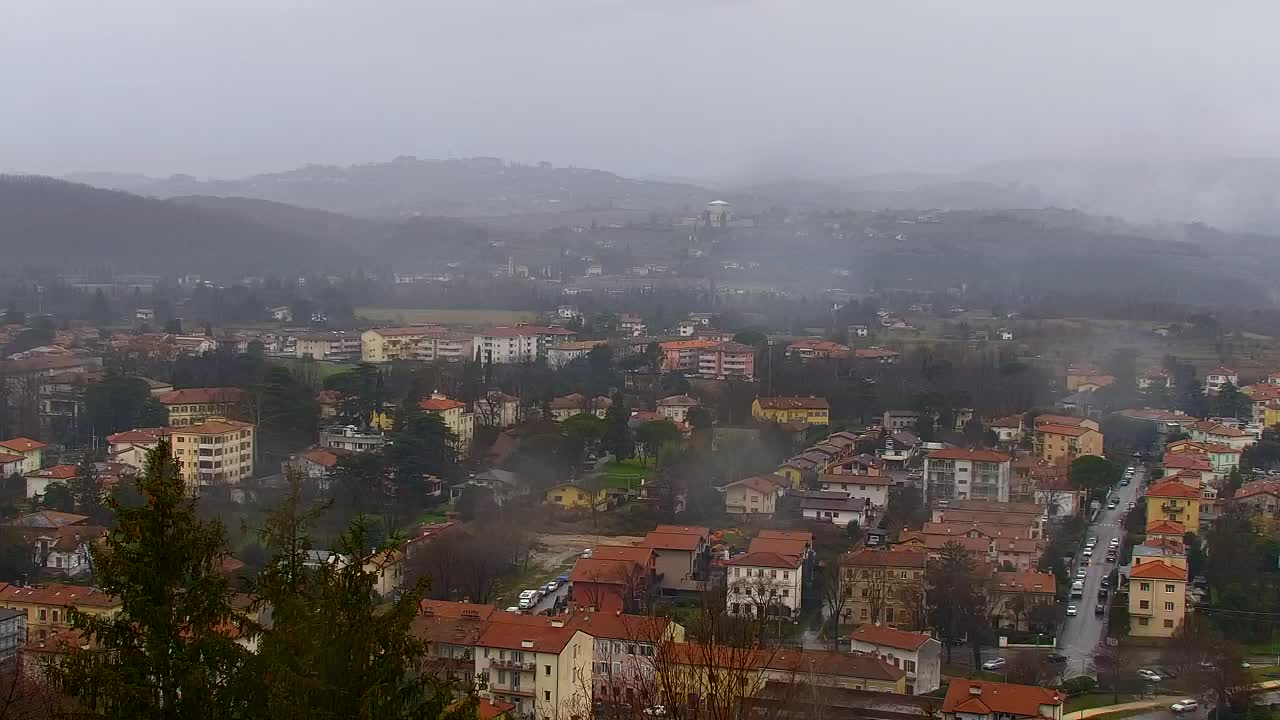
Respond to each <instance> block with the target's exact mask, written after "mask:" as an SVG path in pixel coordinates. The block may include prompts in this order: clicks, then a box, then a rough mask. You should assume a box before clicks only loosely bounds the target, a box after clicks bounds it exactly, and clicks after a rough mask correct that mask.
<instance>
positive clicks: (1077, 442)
mask: <svg viewBox="0 0 1280 720" xmlns="http://www.w3.org/2000/svg"><path fill="white" fill-rule="evenodd" d="M1035 453H1036V457H1037V458H1038V459H1040V460H1043V461H1045V462H1048V463H1053V464H1059V463H1061V464H1067V463H1070V462H1071V461H1072V460H1075V459H1076V458H1078V457H1083V456H1085V455H1097V456H1102V432H1101V431H1100V430H1099V429H1098V423H1097V422H1096V421H1094V420H1089V419H1088V418H1076V417H1069V416H1066V415H1040V416H1037V417H1036V420H1035Z"/></svg>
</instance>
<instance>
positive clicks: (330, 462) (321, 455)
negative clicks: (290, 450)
mask: <svg viewBox="0 0 1280 720" xmlns="http://www.w3.org/2000/svg"><path fill="white" fill-rule="evenodd" d="M348 454H349V453H348V452H346V451H344V450H341V449H339V448H312V449H310V450H308V451H306V452H304V453H302V457H303V458H304V459H306V460H309V461H311V462H313V463H315V464H317V465H320V466H322V467H327V468H331V467H336V466H337V465H338V458H339V457H343V456H346V455H348Z"/></svg>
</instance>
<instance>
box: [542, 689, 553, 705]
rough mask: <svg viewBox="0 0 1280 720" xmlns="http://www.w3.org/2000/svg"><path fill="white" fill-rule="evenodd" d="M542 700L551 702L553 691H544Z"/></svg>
mask: <svg viewBox="0 0 1280 720" xmlns="http://www.w3.org/2000/svg"><path fill="white" fill-rule="evenodd" d="M542 699H543V700H546V701H547V702H551V691H550V690H543V691H542Z"/></svg>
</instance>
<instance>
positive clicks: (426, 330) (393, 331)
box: [371, 325, 444, 337]
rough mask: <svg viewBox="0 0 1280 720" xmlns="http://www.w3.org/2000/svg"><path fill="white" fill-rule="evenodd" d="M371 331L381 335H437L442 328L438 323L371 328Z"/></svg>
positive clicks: (442, 330)
mask: <svg viewBox="0 0 1280 720" xmlns="http://www.w3.org/2000/svg"><path fill="white" fill-rule="evenodd" d="M371 332H375V333H378V334H379V335H381V336H383V337H414V336H418V335H439V334H440V333H443V332H444V328H442V327H440V326H439V325H413V326H410V327H385V328H373V330H372V331H371Z"/></svg>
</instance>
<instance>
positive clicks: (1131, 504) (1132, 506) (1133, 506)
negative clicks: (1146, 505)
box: [1129, 503, 1137, 510]
mask: <svg viewBox="0 0 1280 720" xmlns="http://www.w3.org/2000/svg"><path fill="white" fill-rule="evenodd" d="M1135 507H1137V506H1136V505H1134V504H1133V503H1129V509H1130V510H1132V509H1134V508H1135Z"/></svg>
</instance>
